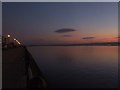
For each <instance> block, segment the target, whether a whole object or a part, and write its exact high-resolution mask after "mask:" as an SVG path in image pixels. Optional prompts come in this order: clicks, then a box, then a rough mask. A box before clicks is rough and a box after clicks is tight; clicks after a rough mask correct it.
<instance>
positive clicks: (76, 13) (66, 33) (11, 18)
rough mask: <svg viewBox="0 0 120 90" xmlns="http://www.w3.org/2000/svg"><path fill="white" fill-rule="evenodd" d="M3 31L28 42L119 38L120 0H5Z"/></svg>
mask: <svg viewBox="0 0 120 90" xmlns="http://www.w3.org/2000/svg"><path fill="white" fill-rule="evenodd" d="M2 5H3V6H2V24H3V27H2V28H3V29H2V30H3V35H4V36H6V35H7V34H10V35H11V38H14V37H15V38H17V39H18V40H19V41H20V42H21V43H23V44H27V45H31V44H32V45H38V44H79V43H93V42H115V41H117V40H118V38H117V37H118V3H117V2H99V3H97V2H94V3H93V2H87V3H85V2H84V3H83V2H76V3H75V2H74V3H70V2H66V3H65V2H61V3H60V2H59V3H57V2H56V3H55V2H39V3H38V2H36V3H33V2H32V3H30V2H26V3H25V2H23V3H20V2H17V3H12V2H11V3H7V2H4V3H3V4H2Z"/></svg>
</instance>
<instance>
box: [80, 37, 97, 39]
mask: <svg viewBox="0 0 120 90" xmlns="http://www.w3.org/2000/svg"><path fill="white" fill-rule="evenodd" d="M93 38H95V37H83V38H82V39H93Z"/></svg>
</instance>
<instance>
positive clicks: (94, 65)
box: [28, 46, 118, 88]
mask: <svg viewBox="0 0 120 90" xmlns="http://www.w3.org/2000/svg"><path fill="white" fill-rule="evenodd" d="M28 50H29V51H30V53H31V54H32V55H33V57H34V59H35V60H36V63H37V64H38V66H39V68H40V69H41V71H42V72H43V74H44V75H45V77H46V78H47V80H48V83H49V86H50V87H58V88H59V87H62V88H65V87H68V88H75V87H76V88H84V87H88V88H90V87H92V88H96V87H99V88H100V87H101V88H102V87H104V88H105V87H107V88H115V87H117V85H118V47H117V46H34V47H29V48H28Z"/></svg>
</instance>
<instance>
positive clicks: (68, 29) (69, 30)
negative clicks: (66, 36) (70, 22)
mask: <svg viewBox="0 0 120 90" xmlns="http://www.w3.org/2000/svg"><path fill="white" fill-rule="evenodd" d="M74 31H76V30H75V29H71V28H63V29H59V30H56V31H55V32H57V33H68V32H74Z"/></svg>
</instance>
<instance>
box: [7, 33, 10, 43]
mask: <svg viewBox="0 0 120 90" xmlns="http://www.w3.org/2000/svg"><path fill="white" fill-rule="evenodd" d="M7 37H8V44H9V38H10V35H9V34H8V35H7Z"/></svg>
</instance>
